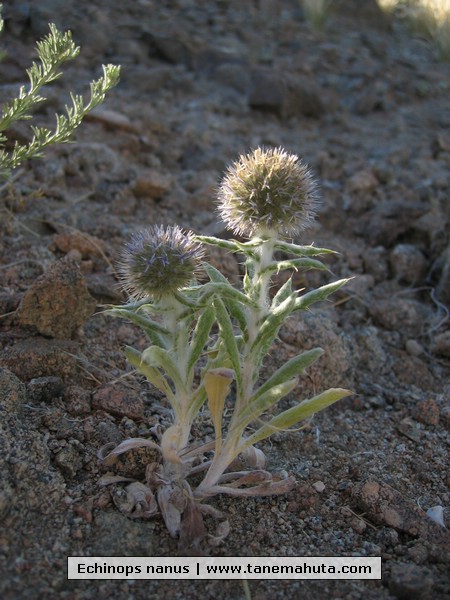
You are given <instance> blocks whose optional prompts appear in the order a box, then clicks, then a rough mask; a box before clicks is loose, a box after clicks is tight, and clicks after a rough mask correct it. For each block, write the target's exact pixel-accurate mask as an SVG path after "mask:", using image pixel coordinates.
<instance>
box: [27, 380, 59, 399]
mask: <svg viewBox="0 0 450 600" xmlns="http://www.w3.org/2000/svg"><path fill="white" fill-rule="evenodd" d="M63 389H64V384H63V380H62V379H61V377H55V376H48V377H35V378H34V379H32V380H31V381H30V382H29V383H28V385H27V392H28V398H29V399H30V400H31V401H32V402H50V401H51V400H53V399H54V398H58V397H59V396H61V395H62V392H63Z"/></svg>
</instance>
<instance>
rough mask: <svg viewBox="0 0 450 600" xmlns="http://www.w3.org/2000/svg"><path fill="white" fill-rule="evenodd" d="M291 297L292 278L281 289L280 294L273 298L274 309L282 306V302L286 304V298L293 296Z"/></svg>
mask: <svg viewBox="0 0 450 600" xmlns="http://www.w3.org/2000/svg"><path fill="white" fill-rule="evenodd" d="M291 295H292V278H291V277H289V279H288V280H287V281H286V283H284V284H283V285H282V286H281V287H280V289H279V290H278V292H277V293H276V294H275V296H274V297H273V300H272V308H276V307H277V306H280V304H281V303H282V302H284V301H285V300H286V298H289V296H291Z"/></svg>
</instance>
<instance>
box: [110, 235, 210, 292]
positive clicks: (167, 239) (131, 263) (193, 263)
mask: <svg viewBox="0 0 450 600" xmlns="http://www.w3.org/2000/svg"><path fill="white" fill-rule="evenodd" d="M203 255H204V253H203V249H202V247H201V244H199V243H198V242H196V241H195V239H194V235H193V233H191V232H184V231H183V230H182V229H181V228H180V227H178V226H174V227H171V226H167V227H166V228H164V226H162V225H155V226H151V227H149V228H148V229H144V230H142V231H138V232H137V233H134V234H133V235H132V236H131V239H130V241H129V242H128V243H127V244H126V245H125V248H124V250H123V253H122V260H121V263H120V265H119V276H120V280H121V283H122V286H123V288H124V289H125V290H126V292H127V293H128V294H129V296H130V297H131V298H134V299H136V300H139V299H142V298H148V297H150V298H160V297H161V296H165V295H170V294H173V293H175V292H176V291H177V290H179V289H181V288H183V287H185V286H187V285H188V284H189V282H190V281H191V280H192V279H194V278H195V276H196V274H197V273H198V271H199V268H200V265H201V262H202V260H203Z"/></svg>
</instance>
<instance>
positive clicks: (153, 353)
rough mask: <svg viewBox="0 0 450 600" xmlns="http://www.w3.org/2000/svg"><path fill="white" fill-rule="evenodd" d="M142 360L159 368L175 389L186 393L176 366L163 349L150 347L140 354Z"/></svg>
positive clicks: (170, 356)
mask: <svg viewBox="0 0 450 600" xmlns="http://www.w3.org/2000/svg"><path fill="white" fill-rule="evenodd" d="M142 360H143V361H144V362H146V363H148V364H149V365H150V366H151V367H159V368H161V369H163V371H165V372H166V373H167V375H168V376H169V377H170V379H171V380H172V381H173V383H174V385H175V388H176V389H178V390H179V391H182V392H184V393H187V389H186V383H185V381H184V380H183V377H182V376H181V373H180V371H179V370H178V366H177V364H176V362H175V360H174V358H173V357H172V355H171V354H170V353H169V352H168V351H167V350H165V349H164V348H158V347H157V346H150V348H147V349H146V350H144V351H143V353H142Z"/></svg>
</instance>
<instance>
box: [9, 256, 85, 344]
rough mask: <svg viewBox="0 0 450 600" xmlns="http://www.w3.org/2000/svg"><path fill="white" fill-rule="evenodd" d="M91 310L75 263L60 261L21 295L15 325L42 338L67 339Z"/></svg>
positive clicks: (67, 260) (66, 260) (75, 331)
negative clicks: (29, 328)
mask: <svg viewBox="0 0 450 600" xmlns="http://www.w3.org/2000/svg"><path fill="white" fill-rule="evenodd" d="M95 307H96V302H95V300H94V299H93V298H92V296H91V295H90V294H89V292H88V290H87V287H86V283H85V280H84V278H83V276H82V275H81V273H80V269H79V267H78V265H77V263H76V262H74V261H72V260H70V259H67V258H63V259H61V260H58V261H57V262H55V263H54V264H53V265H51V266H50V268H49V269H48V270H47V271H46V272H45V273H44V274H43V275H41V276H40V277H38V278H37V279H36V281H35V282H34V283H33V284H32V285H31V286H30V288H29V289H28V290H27V291H26V292H25V295H24V297H23V299H22V302H21V304H20V307H19V312H18V314H19V322H20V324H21V325H22V326H32V327H33V328H35V329H36V330H37V331H38V332H39V333H40V334H42V335H45V336H48V337H52V338H60V339H70V338H72V337H74V336H75V335H76V334H77V332H78V330H79V329H80V327H81V326H82V325H83V324H84V322H85V321H86V319H87V318H88V317H89V316H90V315H91V314H92V313H93V312H94V310H95Z"/></svg>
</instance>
